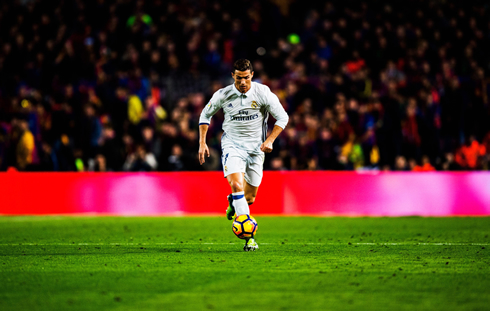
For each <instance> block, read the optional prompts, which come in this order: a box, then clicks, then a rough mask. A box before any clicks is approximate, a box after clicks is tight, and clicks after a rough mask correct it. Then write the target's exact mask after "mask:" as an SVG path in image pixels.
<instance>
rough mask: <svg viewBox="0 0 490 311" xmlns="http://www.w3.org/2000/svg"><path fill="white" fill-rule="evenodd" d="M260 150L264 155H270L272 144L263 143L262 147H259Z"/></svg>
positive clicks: (269, 142) (268, 142)
mask: <svg viewBox="0 0 490 311" xmlns="http://www.w3.org/2000/svg"><path fill="white" fill-rule="evenodd" d="M260 150H262V152H265V153H271V151H272V142H271V141H268V140H266V141H264V142H263V143H262V145H260Z"/></svg>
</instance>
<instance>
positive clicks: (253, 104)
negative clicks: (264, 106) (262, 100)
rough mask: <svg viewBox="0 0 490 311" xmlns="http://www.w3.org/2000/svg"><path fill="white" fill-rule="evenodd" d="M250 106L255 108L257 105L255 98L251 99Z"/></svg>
mask: <svg viewBox="0 0 490 311" xmlns="http://www.w3.org/2000/svg"><path fill="white" fill-rule="evenodd" d="M251 106H252V108H254V109H255V108H257V107H258V106H259V105H257V102H256V101H255V100H253V101H252V105H251Z"/></svg>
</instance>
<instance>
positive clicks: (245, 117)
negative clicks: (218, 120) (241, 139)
mask: <svg viewBox="0 0 490 311" xmlns="http://www.w3.org/2000/svg"><path fill="white" fill-rule="evenodd" d="M258 117H259V114H258V113H257V114H254V115H251V116H232V117H231V118H230V121H251V120H255V119H257V118H258Z"/></svg>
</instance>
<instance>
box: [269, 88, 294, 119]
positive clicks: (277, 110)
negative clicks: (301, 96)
mask: <svg viewBox="0 0 490 311" xmlns="http://www.w3.org/2000/svg"><path fill="white" fill-rule="evenodd" d="M265 105H266V107H267V110H268V111H269V112H270V114H271V115H272V116H273V117H274V119H276V123H275V125H277V126H279V127H281V128H282V129H285V128H286V125H287V124H288V121H289V116H288V114H287V113H286V111H285V110H284V107H283V106H282V105H281V102H280V101H279V98H277V95H276V94H274V93H272V91H271V90H270V89H269V88H267V92H266V94H265Z"/></svg>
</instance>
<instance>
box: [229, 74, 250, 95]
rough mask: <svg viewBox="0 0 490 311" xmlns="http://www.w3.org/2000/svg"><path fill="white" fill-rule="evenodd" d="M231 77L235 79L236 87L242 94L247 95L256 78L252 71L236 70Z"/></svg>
mask: <svg viewBox="0 0 490 311" xmlns="http://www.w3.org/2000/svg"><path fill="white" fill-rule="evenodd" d="M231 76H232V77H233V79H235V86H236V88H237V89H238V90H239V91H240V92H242V93H247V92H248V90H250V87H251V86H252V77H253V76H254V73H253V71H252V72H250V70H245V71H239V70H235V72H232V73H231Z"/></svg>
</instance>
